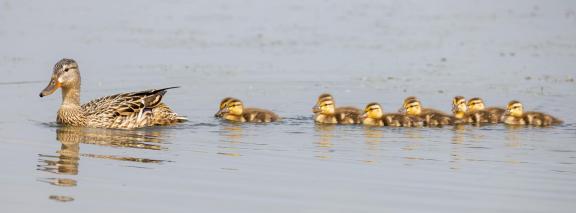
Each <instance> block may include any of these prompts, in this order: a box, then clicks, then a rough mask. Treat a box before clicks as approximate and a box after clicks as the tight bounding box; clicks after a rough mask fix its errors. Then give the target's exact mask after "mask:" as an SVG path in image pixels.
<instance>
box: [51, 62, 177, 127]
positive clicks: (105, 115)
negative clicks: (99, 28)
mask: <svg viewBox="0 0 576 213" xmlns="http://www.w3.org/2000/svg"><path fill="white" fill-rule="evenodd" d="M58 88H62V105H60V109H59V110H58V114H57V117H56V121H57V122H58V123H59V124H63V125H67V126H84V127H98V128H117V129H132V128H140V127H147V126H154V125H169V124H174V123H179V122H184V121H186V118H185V117H181V116H178V115H177V114H176V113H174V112H173V111H172V109H170V108H169V107H168V106H167V105H165V104H164V103H162V102H161V101H162V97H163V96H164V94H166V90H168V89H172V88H175V87H169V88H164V89H152V90H146V91H140V92H131V93H121V94H116V95H112V96H107V97H102V98H99V99H96V100H93V101H90V102H88V103H86V104H83V105H80V71H79V69H78V64H77V63H76V61H74V60H72V59H62V60H60V61H58V63H56V65H54V71H53V73H52V77H51V80H50V83H49V84H48V86H47V87H46V88H45V89H44V90H42V92H41V93H40V97H44V96H47V95H51V94H52V93H54V92H55V91H56V90H57V89H58Z"/></svg>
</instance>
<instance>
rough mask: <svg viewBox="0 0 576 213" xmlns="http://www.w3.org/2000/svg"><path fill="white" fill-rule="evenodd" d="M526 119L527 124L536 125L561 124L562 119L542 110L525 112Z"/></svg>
mask: <svg viewBox="0 0 576 213" xmlns="http://www.w3.org/2000/svg"><path fill="white" fill-rule="evenodd" d="M524 120H525V121H526V123H527V124H530V125H536V126H550V125H560V124H562V121H561V120H560V119H557V118H555V117H554V116H551V115H548V114H545V113H541V112H525V113H524Z"/></svg>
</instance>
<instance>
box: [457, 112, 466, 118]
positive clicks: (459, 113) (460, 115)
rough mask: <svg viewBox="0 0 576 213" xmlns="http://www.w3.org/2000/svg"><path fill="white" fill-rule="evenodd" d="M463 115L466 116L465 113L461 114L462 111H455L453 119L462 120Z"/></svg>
mask: <svg viewBox="0 0 576 213" xmlns="http://www.w3.org/2000/svg"><path fill="white" fill-rule="evenodd" d="M465 115H466V113H465V112H462V111H456V112H454V117H455V118H458V119H462V118H464V116H465Z"/></svg>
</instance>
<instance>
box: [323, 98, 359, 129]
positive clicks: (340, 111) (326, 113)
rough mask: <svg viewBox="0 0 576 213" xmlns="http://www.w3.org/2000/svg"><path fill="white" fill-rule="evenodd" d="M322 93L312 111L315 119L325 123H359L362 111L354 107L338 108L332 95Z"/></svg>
mask: <svg viewBox="0 0 576 213" xmlns="http://www.w3.org/2000/svg"><path fill="white" fill-rule="evenodd" d="M322 96H323V95H321V96H320V97H319V98H321V99H319V100H318V101H317V102H316V105H314V108H313V109H312V111H313V112H314V121H316V122H317V123H325V124H359V123H360V122H361V118H360V116H361V115H362V112H361V111H360V110H359V109H357V108H354V107H345V108H336V105H335V102H334V99H333V98H332V96H325V97H322Z"/></svg>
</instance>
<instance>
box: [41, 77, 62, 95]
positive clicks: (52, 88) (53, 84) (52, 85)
mask: <svg viewBox="0 0 576 213" xmlns="http://www.w3.org/2000/svg"><path fill="white" fill-rule="evenodd" d="M60 86H61V85H60V82H58V81H56V80H54V79H53V80H51V81H50V83H49V84H48V86H46V88H44V90H42V92H40V97H44V96H48V95H52V93H54V92H55V91H56V90H57V89H58V88H60Z"/></svg>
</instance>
